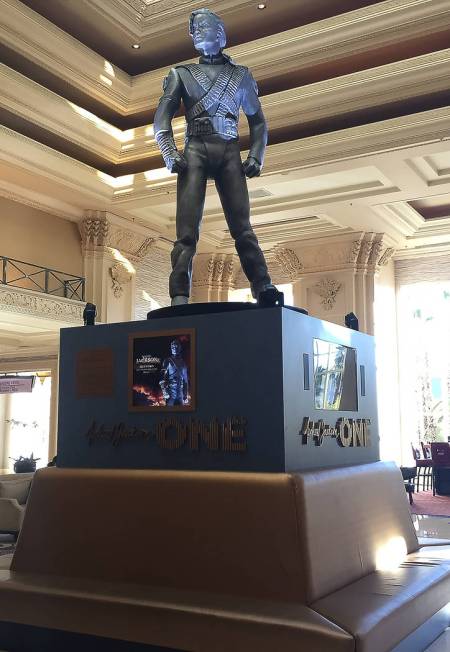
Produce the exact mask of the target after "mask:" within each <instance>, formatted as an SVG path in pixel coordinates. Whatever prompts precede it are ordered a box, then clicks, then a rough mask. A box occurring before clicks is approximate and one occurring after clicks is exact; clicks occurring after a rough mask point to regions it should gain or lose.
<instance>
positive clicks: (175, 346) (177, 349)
mask: <svg viewBox="0 0 450 652" xmlns="http://www.w3.org/2000/svg"><path fill="white" fill-rule="evenodd" d="M170 352H171V354H172V355H175V356H177V355H180V353H181V342H180V340H172V342H171V343H170Z"/></svg>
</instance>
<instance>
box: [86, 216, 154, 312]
mask: <svg viewBox="0 0 450 652" xmlns="http://www.w3.org/2000/svg"><path fill="white" fill-rule="evenodd" d="M79 230H80V235H81V241H82V251H83V260H84V276H85V277H86V301H90V302H92V303H95V304H96V306H97V318H98V320H99V321H101V322H104V323H107V322H117V321H128V320H130V319H133V318H134V303H135V279H136V265H138V264H139V263H140V261H142V260H143V259H144V257H145V256H146V255H147V253H148V251H149V249H150V247H152V245H153V243H154V242H155V238H154V237H151V236H150V235H149V232H148V230H147V229H146V228H145V227H141V226H139V225H135V224H131V223H130V222H128V221H127V220H124V219H122V218H120V217H118V216H116V215H113V214H112V213H107V212H105V211H86V212H85V217H84V218H83V220H82V221H81V222H80V223H79Z"/></svg>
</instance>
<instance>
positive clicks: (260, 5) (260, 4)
mask: <svg viewBox="0 0 450 652" xmlns="http://www.w3.org/2000/svg"><path fill="white" fill-rule="evenodd" d="M266 7H267V5H266V3H265V2H260V3H259V5H258V9H261V10H262V9H265V8H266Z"/></svg>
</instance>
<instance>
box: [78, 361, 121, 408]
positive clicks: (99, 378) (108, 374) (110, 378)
mask: <svg viewBox="0 0 450 652" xmlns="http://www.w3.org/2000/svg"><path fill="white" fill-rule="evenodd" d="M75 374H76V375H75V381H76V393H77V398H85V397H88V396H112V395H113V392H114V370H113V350H112V349H83V350H82V351H79V352H78V353H77V355H76V360H75Z"/></svg>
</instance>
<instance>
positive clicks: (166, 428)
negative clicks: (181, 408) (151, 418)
mask: <svg viewBox="0 0 450 652" xmlns="http://www.w3.org/2000/svg"><path fill="white" fill-rule="evenodd" d="M174 429H175V432H176V437H169V434H168V433H169V432H170V430H174ZM187 434H188V433H187V424H186V423H183V422H182V421H179V419H176V418H175V417H168V418H167V419H164V421H162V422H160V423H158V425H157V427H156V440H157V442H158V444H159V446H160V447H161V448H164V449H167V450H171V451H173V450H175V449H177V448H180V446H182V445H183V444H184V442H185V441H186V439H187Z"/></svg>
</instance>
